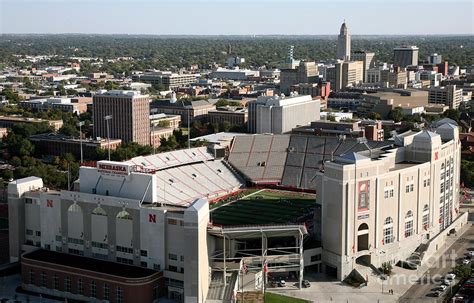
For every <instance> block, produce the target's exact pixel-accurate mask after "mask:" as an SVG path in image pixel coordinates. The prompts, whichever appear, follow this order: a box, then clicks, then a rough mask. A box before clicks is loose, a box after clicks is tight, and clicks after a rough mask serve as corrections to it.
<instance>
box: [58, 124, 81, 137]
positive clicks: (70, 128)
mask: <svg viewBox="0 0 474 303" xmlns="http://www.w3.org/2000/svg"><path fill="white" fill-rule="evenodd" d="M59 133H60V134H63V135H66V136H72V137H77V136H79V131H78V130H77V127H76V126H75V125H71V124H69V123H68V124H63V126H62V127H61V128H60V129H59Z"/></svg>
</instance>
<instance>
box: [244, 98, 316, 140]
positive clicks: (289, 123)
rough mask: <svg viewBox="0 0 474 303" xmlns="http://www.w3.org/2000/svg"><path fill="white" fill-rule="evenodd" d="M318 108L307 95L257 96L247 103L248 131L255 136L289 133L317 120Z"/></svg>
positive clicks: (314, 101)
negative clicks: (255, 134)
mask: <svg viewBox="0 0 474 303" xmlns="http://www.w3.org/2000/svg"><path fill="white" fill-rule="evenodd" d="M320 106H321V103H320V101H319V100H313V99H312V98H311V96H309V95H303V96H299V95H298V94H294V93H292V94H291V95H290V96H289V97H285V96H284V95H283V96H281V97H279V96H259V97H258V98H257V100H255V101H251V102H249V103H248V130H249V132H250V133H257V134H264V133H274V134H283V133H287V132H291V130H292V129H293V128H294V127H296V126H303V125H308V124H309V123H310V122H312V121H315V120H319V113H320Z"/></svg>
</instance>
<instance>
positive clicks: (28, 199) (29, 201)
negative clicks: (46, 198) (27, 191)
mask: <svg viewBox="0 0 474 303" xmlns="http://www.w3.org/2000/svg"><path fill="white" fill-rule="evenodd" d="M25 203H26V204H33V199H30V198H25Z"/></svg>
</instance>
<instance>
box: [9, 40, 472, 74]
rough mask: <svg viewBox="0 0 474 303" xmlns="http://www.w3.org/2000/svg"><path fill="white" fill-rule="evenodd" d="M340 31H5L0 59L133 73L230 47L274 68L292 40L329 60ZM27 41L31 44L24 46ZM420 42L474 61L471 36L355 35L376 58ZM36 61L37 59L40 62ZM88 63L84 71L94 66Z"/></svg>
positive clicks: (221, 53) (308, 54) (213, 58)
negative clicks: (32, 58)
mask: <svg viewBox="0 0 474 303" xmlns="http://www.w3.org/2000/svg"><path fill="white" fill-rule="evenodd" d="M336 41H337V39H336V36H267V37H265V36H263V37H255V38H253V37H239V36H236V37H217V36H216V37H163V36H120V35H105V36H104V35H40V36H39V35H21V36H17V35H2V36H0V63H1V62H3V63H7V64H10V63H12V62H13V63H15V64H17V65H18V66H27V65H29V63H21V62H19V58H17V57H15V56H13V55H58V56H59V57H55V58H52V59H51V60H50V61H49V62H48V64H50V65H51V64H53V65H54V64H63V63H65V62H67V59H66V57H70V56H81V57H94V58H101V59H104V64H103V66H102V67H101V68H99V69H100V70H105V71H108V72H111V73H115V74H119V73H125V74H127V73H130V72H131V71H132V70H143V69H146V68H169V67H173V66H175V67H189V66H190V65H191V64H198V65H200V66H201V67H203V66H208V65H209V64H211V63H213V62H216V63H220V64H224V63H225V62H226V59H227V57H228V54H227V51H228V46H229V45H231V49H232V54H233V55H236V56H241V57H245V59H246V63H245V66H262V65H267V66H268V67H276V66H277V65H278V63H279V62H280V61H282V60H283V59H284V58H286V56H287V52H288V47H289V45H294V46H295V50H294V57H295V58H297V59H306V60H315V61H321V60H329V59H334V58H335V56H336ZM25 45H28V47H25ZM400 45H416V46H418V47H419V48H420V59H421V60H425V58H426V57H427V56H428V55H429V54H431V53H435V52H436V53H439V54H442V55H443V58H444V59H445V60H447V61H449V62H450V64H454V65H459V66H468V65H472V64H473V60H474V59H473V58H474V48H473V47H472V45H473V42H472V37H470V36H405V37H402V36H392V37H382V36H380V37H370V36H353V37H352V49H353V50H367V51H372V52H375V53H376V60H377V61H380V62H389V63H390V62H392V55H393V48H394V47H396V46H400ZM117 57H133V58H134V59H135V60H134V61H133V62H127V61H122V62H115V63H107V62H106V59H110V58H117ZM36 65H38V64H36ZM83 65H84V70H85V71H93V70H96V68H95V67H93V66H91V65H88V64H86V63H84V64H83Z"/></svg>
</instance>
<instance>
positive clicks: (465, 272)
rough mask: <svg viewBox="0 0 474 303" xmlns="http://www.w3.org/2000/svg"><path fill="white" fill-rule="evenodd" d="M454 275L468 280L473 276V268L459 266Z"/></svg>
mask: <svg viewBox="0 0 474 303" xmlns="http://www.w3.org/2000/svg"><path fill="white" fill-rule="evenodd" d="M454 273H455V274H456V276H458V277H459V278H461V279H462V278H468V277H470V276H471V266H469V265H467V266H466V265H462V264H461V265H457V266H456V267H455V268H454Z"/></svg>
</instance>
